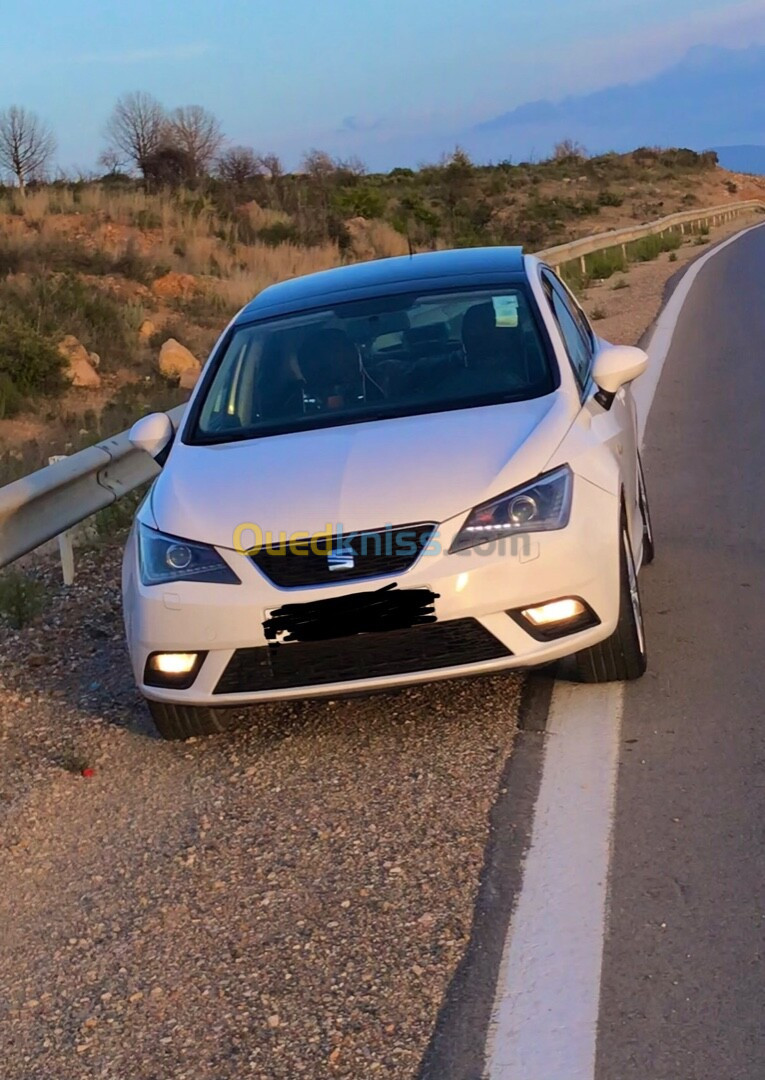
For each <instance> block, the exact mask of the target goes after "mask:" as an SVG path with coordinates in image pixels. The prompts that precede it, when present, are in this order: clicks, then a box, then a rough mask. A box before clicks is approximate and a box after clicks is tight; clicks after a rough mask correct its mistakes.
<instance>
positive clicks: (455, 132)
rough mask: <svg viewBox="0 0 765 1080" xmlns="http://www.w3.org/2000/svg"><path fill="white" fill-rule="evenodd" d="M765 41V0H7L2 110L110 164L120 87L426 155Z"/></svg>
mask: <svg viewBox="0 0 765 1080" xmlns="http://www.w3.org/2000/svg"><path fill="white" fill-rule="evenodd" d="M754 42H760V43H761V42H765V0H729V2H728V0H545V2H544V3H531V4H530V3H529V2H528V0H182V2H181V0H126V2H125V0H123V2H119V3H114V2H112V0H67V2H65V3H62V0H34V3H32V4H30V3H20V2H19V0H0V108H2V107H4V106H6V105H10V104H18V105H23V106H26V107H27V108H29V109H32V110H34V111H35V112H37V113H38V114H39V115H40V116H42V117H44V118H45V119H46V120H47V121H48V122H49V123H50V124H51V125H52V127H53V129H54V131H55V133H56V136H57V139H58V147H59V149H58V154H57V160H58V163H59V164H60V165H61V166H62V167H64V168H65V169H73V168H77V167H79V168H81V169H85V170H87V169H92V168H94V167H95V163H96V159H97V156H98V153H99V151H100V150H101V149H102V148H103V129H104V125H105V123H106V120H107V117H108V115H109V112H110V110H111V108H112V106H113V104H114V102H115V100H116V99H117V97H118V96H119V95H120V94H122V93H124V92H126V91H131V90H139V89H140V90H147V91H149V92H150V93H152V94H154V95H155V96H156V97H158V98H159V99H160V100H161V101H162V102H163V103H164V104H165V105H166V106H167V107H168V108H172V107H175V106H176V105H182V104H200V105H204V106H205V107H206V108H208V109H210V110H212V111H213V112H214V113H215V114H216V115H217V116H218V117H219V118H220V120H221V122H222V124H223V128H224V130H225V132H226V134H227V136H228V138H229V140H230V141H231V142H233V143H244V144H246V145H250V146H253V147H255V148H256V149H257V150H260V151H272V150H273V151H276V152H277V153H279V154H280V155H281V156H282V157H283V159H284V160H285V162H286V164H287V165H288V166H289V167H294V166H296V165H297V163H298V161H299V158H300V155H301V153H302V151H304V150H306V149H308V148H310V147H319V148H322V149H327V150H329V151H330V152H331V153H334V154H338V155H341V156H348V155H351V154H357V155H359V156H361V157H362V158H364V159H365V160H366V161H367V162H368V163H369V164H370V165H371V166H372V167H373V168H386V167H392V166H394V165H396V164H408V165H416V164H418V163H419V162H422V161H426V160H434V159H435V158H437V157H438V156H439V153H440V152H442V151H446V150H448V149H450V148H451V147H452V146H453V145H454V142H455V141H456V139H457V138H458V137H459V134H460V132H462V131H466V130H469V129H470V127H471V126H472V125H474V124H477V123H479V122H481V121H483V120H486V119H490V118H491V117H493V116H496V115H498V114H501V113H504V112H507V111H508V110H510V109H512V108H513V107H515V106H516V105H519V104H522V103H523V102H525V101H529V100H535V99H538V98H550V99H552V100H555V99H557V98H560V97H563V96H566V95H568V94H574V93H576V94H578V93H582V92H585V91H589V90H594V89H598V88H599V87H602V86H607V85H610V84H612V83H614V82H624V81H637V80H639V79H641V78H643V77H645V76H648V75H651V74H653V73H655V72H656V71H659V70H660V69H661V68H663V67H665V66H667V65H668V64H670V63H672V62H673V61H675V60H677V59H679V58H680V57H681V56H682V55H683V54H684V53H685V51H686V50H687V49H688V48H689V47H690V46H692V45H695V44H699V43H709V44H723V45H730V46H744V45H747V44H751V43H754Z"/></svg>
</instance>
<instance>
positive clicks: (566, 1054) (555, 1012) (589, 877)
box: [485, 225, 762, 1080]
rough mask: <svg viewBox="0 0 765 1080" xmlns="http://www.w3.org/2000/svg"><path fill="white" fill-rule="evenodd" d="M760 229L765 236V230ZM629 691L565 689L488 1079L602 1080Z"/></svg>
mask: <svg viewBox="0 0 765 1080" xmlns="http://www.w3.org/2000/svg"><path fill="white" fill-rule="evenodd" d="M752 228H762V226H761V225H756V226H752ZM749 231H750V230H749V229H744V230H742V232H739V233H737V234H736V235H735V236H732V237H731V238H730V239H728V240H726V241H725V242H724V243H722V244H719V245H718V246H717V247H715V248H713V249H712V250H711V251H709V252H707V254H706V255H704V256H703V257H702V258H701V259H698V260H697V261H696V262H695V263H694V264H693V265H692V266H691V267H690V268H689V269H688V270H687V271H686V273H685V275H684V276H683V278H682V280H681V281H680V283H679V285H678V287H677V288H676V289H675V291H674V293H673V294H672V296H671V298H670V300H669V302H668V304H667V306H666V307H665V308H664V310H663V312H662V313H661V315H660V317H659V319H658V321H657V323H656V326H655V328H654V331H653V334H652V336H651V341H650V345H649V350H648V351H649V355H650V358H651V362H650V364H649V367H648V371H647V372H646V374H645V375H644V376H643V377H642V378H641V379H640V380H639V381H638V382H637V383H636V385H635V390H634V393H635V399H636V402H637V407H638V418H639V425H640V441H641V445H642V441H643V437H644V434H645V425H646V420H647V419H648V413H649V411H650V408H651V404H652V402H653V398H654V395H655V393H656V388H657V386H658V385H659V379H660V377H661V372H662V369H663V367H664V362H665V360H666V358H667V354H668V353H669V348H670V345H671V343H672V336H673V334H674V331H675V326H676V325H677V320H678V318H679V316H680V311H681V310H682V307H683V304H684V303H685V301H686V299H687V297H688V294H689V293H690V291H691V288H692V286H693V283H694V282H695V280H696V278H697V276H698V274H699V273H700V271H701V270H702V269H703V267H704V266H705V265H706V263H707V262H708V261H709V260H710V259H712V258H714V256H715V255H717V254H718V253H719V252H720V251H722V249H723V248H725V247H727V246H728V244H732V243H734V242H735V241H736V240H737V239H738V238H739V237H740V236H741V235H742V233H743V232H749ZM623 703H624V687H623V686H622V685H620V684H619V683H609V684H606V685H604V686H577V685H574V684H571V683H561V682H558V683H556V684H555V687H554V690H553V695H552V700H551V703H550V714H549V717H548V722H547V732H548V739H547V744H546V749H545V758H544V766H543V772H542V782H541V785H540V790H539V796H538V798H537V803H536V807H535V810H534V824H533V829H532V836H531V845H530V848H529V853H528V855H527V858H526V862H525V864H524V873H523V887H522V889H521V893H520V896H519V898H518V902H517V906H516V909H515V911H514V913H513V918H512V920H511V925H510V929H509V931H508V935H507V939H506V941H505V947H504V951H503V956H502V965H501V969H500V976H499V982H498V985H497V994H496V998H495V1003H494V1012H493V1016H492V1023H491V1025H490V1029H489V1038H488V1042H487V1053H486V1063H487V1065H486V1069H487V1071H486V1073H485V1076H486V1078H487V1080H593V1078H594V1074H595V1052H596V1047H597V1025H598V1012H599V1000H600V980H601V967H602V961H603V942H604V939H605V929H606V919H607V910H606V908H607V893H608V872H609V865H610V854H611V837H612V833H613V823H614V812H615V803H616V777H617V765H618V755H619V745H620V741H621V718H622V708H623Z"/></svg>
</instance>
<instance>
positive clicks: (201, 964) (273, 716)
mask: <svg viewBox="0 0 765 1080" xmlns="http://www.w3.org/2000/svg"><path fill="white" fill-rule="evenodd" d="M119 558H120V552H119V546H118V545H117V544H111V545H108V546H106V547H103V548H99V549H97V550H92V551H89V552H85V553H78V580H77V583H76V584H75V586H74V587H73V588H72V589H69V590H65V589H64V588H63V586H61V585H59V584H58V577H57V575H58V569H57V567H56V565H55V563H53V562H49V563H42V564H40V563H35V564H34V569H33V572H34V574H35V575H36V576H38V577H39V579H40V580H41V581H42V583H43V584H44V586H45V589H46V593H45V608H44V611H43V613H42V614H41V615H40V616H39V617H38V618H37V619H36V620H35V622H34V623H33V624H32V625H30V626H29V627H28V628H26V629H24V630H21V631H12V630H10V629H8V628H7V627H6V628H0V650H1V655H2V660H0V665H1V666H0V692H1V693H2V699H1V700H0V739H1V740H2V745H0V760H1V763H0V880H1V881H2V889H1V890H0V928H1V929H2V938H1V939H0V1032H2V1036H3V1041H2V1050H1V1051H0V1053H1V1054H2V1056H3V1067H2V1075H3V1080H38V1078H39V1080H51V1078H53V1077H55V1080H70V1078H72V1080H74V1078H78V1080H79V1078H83V1080H84V1078H88V1080H91V1078H94V1077H104V1078H115V1080H124V1078H125V1077H128V1076H129V1077H130V1078H131V1080H144V1078H145V1080H149V1078H151V1080H155V1078H158V1077H162V1078H165V1077H168V1078H169V1077H173V1078H174V1080H181V1078H184V1077H186V1078H188V1080H192V1078H193V1080H207V1078H208V1077H209V1078H211V1080H212V1078H215V1080H226V1078H228V1077H231V1078H234V1077H236V1078H239V1077H244V1076H248V1077H249V1076H252V1077H257V1078H262V1080H279V1078H289V1080H295V1078H296V1077H307V1078H308V1077H353V1078H355V1080H360V1078H365V1080H366V1078H367V1077H374V1076H381V1077H386V1078H392V1080H396V1078H413V1077H415V1076H416V1075H417V1071H418V1066H419V1062H420V1059H421V1057H422V1054H423V1052H424V1050H425V1047H426V1045H427V1042H428V1039H429V1037H430V1035H431V1032H432V1030H433V1026H434V1023H435V1019H436V1015H437V1012H438V1009H439V1006H440V1003H441V1000H442V997H443V994H444V992H445V990H446V987H447V985H448V983H449V980H450V978H451V976H452V974H453V972H454V970H455V967H456V965H457V963H458V962H459V960H460V958H461V956H462V954H463V951H464V949H465V946H466V943H467V940H468V937H469V934H470V927H471V920H472V913H473V903H474V898H475V893H476V889H477V885H478V879H479V875H480V872H481V868H482V863H483V852H484V847H485V844H486V841H487V830H488V824H487V822H488V814H489V810H490V807H491V804H492V802H493V800H494V797H495V793H496V789H497V785H498V782H499V777H500V774H501V771H502V767H503V764H504V762H505V760H506V758H507V756H508V754H509V752H510V750H511V746H512V741H513V736H514V730H515V721H516V716H517V710H518V703H519V697H520V688H521V679H520V678H519V677H516V676H502V677H489V678H481V679H475V680H469V681H462V682H454V683H440V684H438V683H437V684H434V685H432V686H429V687H420V688H417V689H412V690H408V691H403V692H399V693H396V694H386V695H377V696H373V697H367V698H353V699H345V700H337V701H329V702H321V703H317V702H314V703H311V702H307V703H298V704H292V705H279V706H267V707H266V706H264V707H261V708H258V709H256V710H249V711H248V712H247V713H245V714H243V716H242V720H241V725H240V726H239V727H237V729H236V730H234V731H232V732H231V733H229V734H226V735H222V736H216V737H215V738H211V739H207V740H198V741H192V742H189V743H185V744H171V743H164V742H161V741H160V740H159V739H157V738H156V737H155V735H154V732H153V728H152V727H151V724H150V722H149V721H148V719H147V716H146V713H145V711H144V707H143V705H142V703H141V702H140V700H139V698H138V695H137V694H136V691H135V689H134V687H133V684H132V680H131V675H130V672H129V668H128V663H127V657H126V653H125V649H124V644H123V639H122V628H121V623H120V611H119V587H118V582H119ZM84 773H85V775H84Z"/></svg>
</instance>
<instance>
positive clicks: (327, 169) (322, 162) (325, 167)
mask: <svg viewBox="0 0 765 1080" xmlns="http://www.w3.org/2000/svg"><path fill="white" fill-rule="evenodd" d="M300 167H301V170H302V171H303V172H304V173H306V174H307V175H308V176H310V177H311V179H312V180H318V181H323V180H326V179H327V178H328V177H330V176H334V174H335V173H336V172H337V162H336V161H335V159H334V158H333V157H332V156H331V155H330V154H328V153H327V151H326V150H316V149H313V150H309V151H308V152H307V153H305V154H303V160H302V162H301V166H300Z"/></svg>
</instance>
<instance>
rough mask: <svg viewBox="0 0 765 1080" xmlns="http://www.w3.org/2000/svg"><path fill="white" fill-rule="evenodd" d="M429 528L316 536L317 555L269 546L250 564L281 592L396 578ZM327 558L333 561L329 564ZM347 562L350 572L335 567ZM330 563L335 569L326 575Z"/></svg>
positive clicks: (297, 544)
mask: <svg viewBox="0 0 765 1080" xmlns="http://www.w3.org/2000/svg"><path fill="white" fill-rule="evenodd" d="M435 528H436V526H435V525H434V524H433V523H432V522H426V523H424V524H419V525H396V526H395V527H390V526H386V527H385V528H382V529H369V530H368V531H366V532H361V533H352V534H348V535H347V536H333V537H332V538H331V539H327V537H325V536H321V537H319V538H318V540H316V541H315V542H314V547H316V549H317V551H318V554H317V551H313V550H312V547H311V544H310V543H309V542H308V541H307V540H305V541H293V542H292V543H288V544H285V545H283V546H281V545H274V550H272V551H268V549H267V548H265V547H264V548H262V549H261V550H260V551H258V552H256V553H255V554H253V555H251V556H250V558H251V559H252V561H253V562H254V563H255V565H256V566H257V567H258V569H259V570H260V571H261V572H262V573H263V574H265V575H266V577H267V578H269V579H270V580H271V581H272V582H273V583H274V585H278V586H279V587H280V588H282V589H297V588H301V587H305V586H307V585H330V584H334V583H337V582H339V581H358V580H359V579H360V578H371V577H385V575H387V574H401V573H403V572H404V571H405V570H408V569H409V568H410V567H411V566H413V565H414V563H416V562H417V559H418V558H419V557H420V555H421V554H422V551H423V548H425V547H426V545H427V544H428V542H429V540H430V538H431V537H432V535H433V533H434V531H435ZM331 553H335V556H334V557H333V558H332V559H331V560H330V555H331ZM348 556H350V558H351V559H352V561H353V565H352V566H347V567H343V566H342V565H338V563H340V564H342V561H343V559H344V558H345V559H346V561H347V559H348ZM330 562H332V564H334V566H335V569H330Z"/></svg>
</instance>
